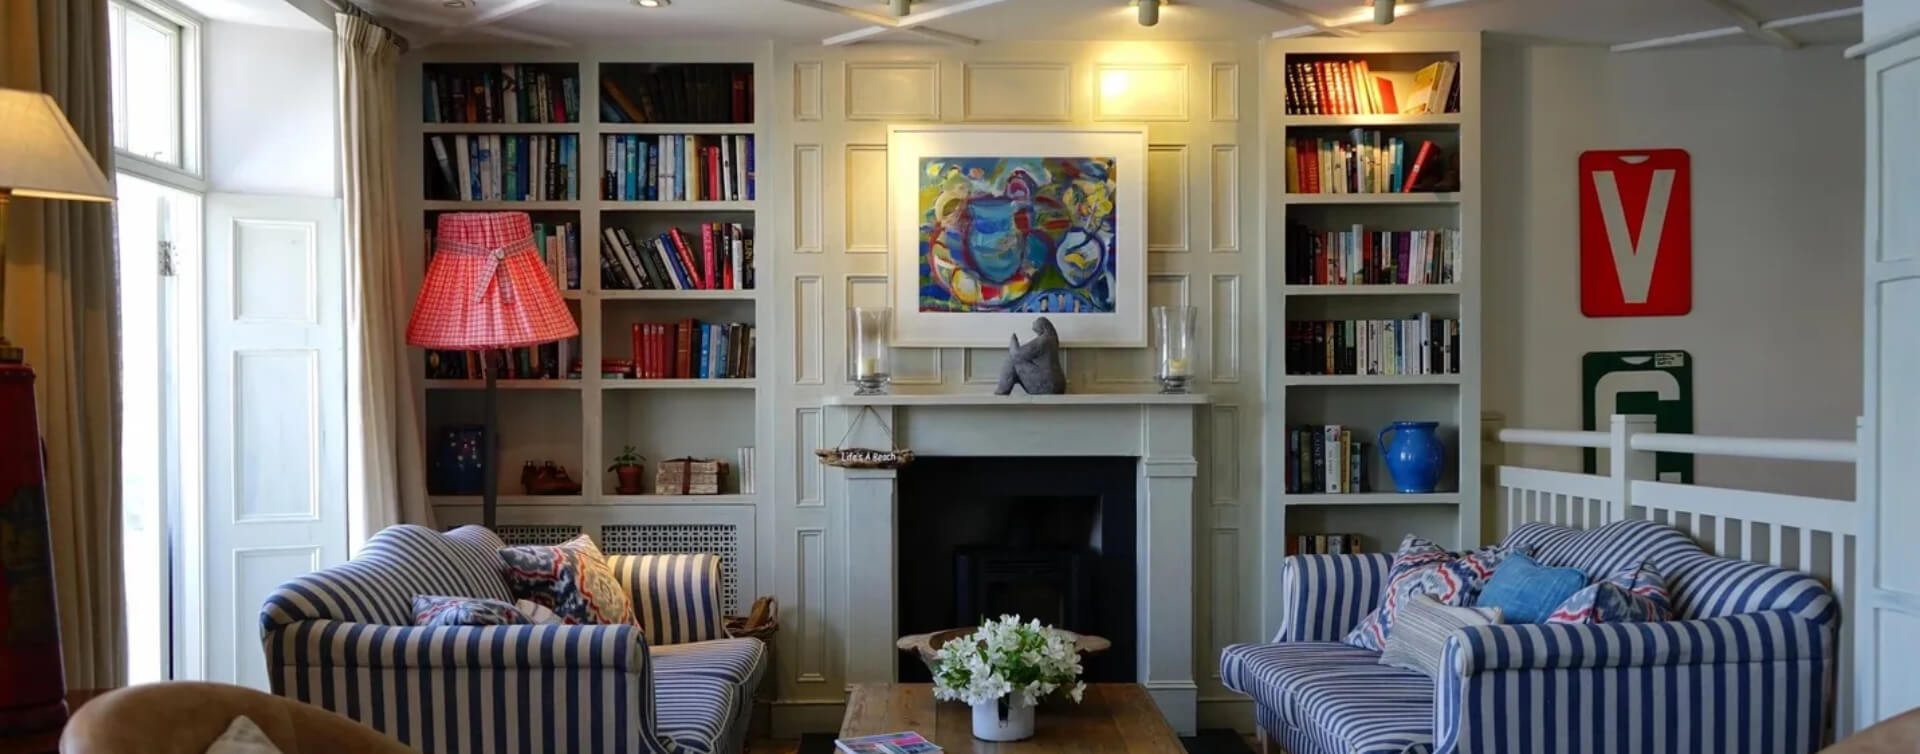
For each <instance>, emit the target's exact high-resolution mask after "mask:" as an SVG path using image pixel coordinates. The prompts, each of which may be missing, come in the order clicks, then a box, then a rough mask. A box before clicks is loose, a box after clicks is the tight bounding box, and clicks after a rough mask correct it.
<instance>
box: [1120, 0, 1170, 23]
mask: <svg viewBox="0 0 1920 754" xmlns="http://www.w3.org/2000/svg"><path fill="white" fill-rule="evenodd" d="M1127 4H1128V5H1131V6H1133V7H1135V8H1137V9H1139V11H1140V25H1141V26H1152V25H1154V24H1157V23H1160V6H1162V5H1166V4H1167V0H1128V2H1127Z"/></svg>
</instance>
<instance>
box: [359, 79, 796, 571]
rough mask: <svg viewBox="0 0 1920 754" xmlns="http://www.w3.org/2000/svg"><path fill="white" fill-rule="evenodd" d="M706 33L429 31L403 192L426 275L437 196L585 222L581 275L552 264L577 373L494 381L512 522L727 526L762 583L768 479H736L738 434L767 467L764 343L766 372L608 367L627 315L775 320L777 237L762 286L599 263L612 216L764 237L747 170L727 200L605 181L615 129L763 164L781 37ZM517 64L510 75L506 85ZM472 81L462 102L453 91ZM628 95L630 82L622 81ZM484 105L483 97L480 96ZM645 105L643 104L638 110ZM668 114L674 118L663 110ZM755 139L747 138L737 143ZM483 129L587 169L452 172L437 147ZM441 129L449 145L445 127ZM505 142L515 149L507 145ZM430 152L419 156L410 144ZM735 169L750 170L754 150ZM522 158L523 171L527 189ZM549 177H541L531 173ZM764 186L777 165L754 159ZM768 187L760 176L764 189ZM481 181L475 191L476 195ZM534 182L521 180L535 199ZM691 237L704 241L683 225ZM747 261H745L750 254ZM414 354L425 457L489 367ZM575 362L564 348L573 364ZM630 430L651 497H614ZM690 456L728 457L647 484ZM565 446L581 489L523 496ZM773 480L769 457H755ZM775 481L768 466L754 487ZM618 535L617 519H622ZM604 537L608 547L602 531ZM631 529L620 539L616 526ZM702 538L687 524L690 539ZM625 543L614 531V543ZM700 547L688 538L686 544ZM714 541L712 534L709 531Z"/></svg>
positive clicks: (623, 353) (477, 413) (412, 88)
mask: <svg viewBox="0 0 1920 754" xmlns="http://www.w3.org/2000/svg"><path fill="white" fill-rule="evenodd" d="M730 53H731V51H730V50H723V49H717V48H714V47H713V46H711V45H706V46H693V45H685V46H675V45H665V46H661V45H646V46H641V45H622V46H619V47H608V48H593V47H587V48H578V49H570V50H564V51H561V50H555V51H542V50H529V49H510V50H499V49H481V48H466V49H462V48H442V47H435V48H432V49H429V50H426V51H423V52H421V53H419V54H416V55H412V56H409V58H408V59H406V60H405V61H403V65H402V70H401V73H400V79H399V81H398V82H397V85H398V86H397V89H398V92H399V102H400V106H401V111H402V118H401V123H402V126H401V131H402V133H400V134H399V137H400V138H399V144H400V149H401V150H402V154H401V155H400V158H401V163H400V164H401V165H403V166H406V167H404V168H403V169H402V171H401V195H402V196H403V197H405V198H406V200H407V201H408V202H409V204H410V207H409V210H408V216H409V217H413V218H416V220H415V221H414V222H413V223H411V226H412V227H410V228H409V229H408V230H409V232H408V238H407V244H408V248H409V249H410V251H409V253H408V254H407V258H408V264H407V267H408V270H409V279H410V280H411V281H413V283H414V284H416V285H417V283H418V282H419V280H420V279H421V276H422V275H423V273H424V270H425V260H426V254H427V244H428V235H429V233H430V230H431V228H432V227H433V224H434V220H435V218H436V217H437V216H438V215H440V214H441V213H444V212H457V211H522V212H526V213H528V214H529V215H530V216H531V218H532V220H533V221H534V222H535V223H541V224H545V225H547V226H550V227H560V226H571V227H573V228H576V229H577V232H578V237H579V242H578V245H579V259H578V262H577V264H578V273H577V284H572V285H570V283H569V279H568V274H567V272H566V263H565V262H564V261H563V262H562V263H561V264H558V265H556V266H555V269H556V271H557V275H558V278H559V280H558V282H559V285H560V287H561V288H562V296H563V297H564V298H566V299H567V303H568V307H569V309H570V310H571V311H572V312H573V314H574V317H575V320H576V321H577V322H578V323H579V324H580V337H579V339H578V341H577V342H576V343H575V344H572V348H571V350H570V355H571V358H577V359H578V360H579V363H580V368H579V370H578V372H577V373H574V374H572V375H571V376H570V377H567V378H562V379H513V380H504V381H502V382H501V384H500V387H501V389H502V390H501V397H500V412H499V413H500V427H499V432H500V437H501V464H500V468H498V469H496V470H494V471H495V473H496V474H497V475H498V477H499V486H500V491H501V508H500V521H501V524H502V527H503V529H509V530H512V531H511V532H503V533H509V535H510V537H509V538H514V537H518V538H520V539H522V540H527V541H532V540H540V539H545V538H558V537H563V536H566V535H567V533H568V532H570V531H587V532H589V533H595V534H598V535H603V538H604V539H606V540H607V541H611V540H620V538H621V537H627V538H629V539H631V538H632V537H631V536H629V535H631V534H632V532H635V531H642V532H644V537H643V538H645V539H648V541H649V542H652V541H654V540H656V539H657V540H659V542H656V543H655V544H660V543H665V545H662V546H666V547H668V549H671V546H672V543H673V542H677V541H679V539H685V538H688V537H692V538H693V539H698V540H701V541H702V542H705V539H703V538H707V539H711V538H714V537H719V538H721V539H724V540H726V541H728V542H732V543H734V544H733V545H730V546H737V547H739V548H740V549H741V551H742V553H743V554H741V555H740V556H739V558H740V562H737V563H734V564H732V565H731V566H730V568H734V569H737V570H731V571H729V573H728V575H727V578H728V579H729V583H730V584H731V583H736V582H737V583H739V584H741V585H743V587H742V588H751V584H752V580H753V578H754V575H753V574H752V572H751V570H752V561H753V558H752V557H751V552H752V550H753V548H752V531H753V529H754V526H755V522H756V521H757V519H758V518H759V514H758V513H757V508H756V506H757V505H758V503H759V498H760V495H758V494H754V493H752V492H750V491H749V492H745V493H743V492H742V488H741V481H742V480H741V475H740V468H739V467H740V465H741V463H740V458H739V457H738V450H739V449H740V448H743V447H751V448H756V449H757V450H756V451H755V455H754V458H753V459H752V460H753V463H752V466H753V467H754V469H755V470H756V471H762V470H765V469H768V468H770V463H767V462H766V461H767V459H768V458H770V453H769V451H770V446H771V445H772V443H771V441H770V439H769V436H768V435H769V432H770V428H771V422H770V420H768V419H766V417H769V416H771V413H772V412H771V407H770V406H768V405H765V404H764V403H763V402H764V401H768V400H771V394H770V391H769V390H767V389H766V388H767V375H768V374H769V372H771V371H772V370H771V368H770V366H768V365H770V364H771V363H772V362H771V361H769V360H768V359H767V357H766V355H765V354H764V353H759V354H758V358H756V359H755V363H754V364H752V372H751V374H753V375H755V376H753V377H744V378H730V379H719V378H695V379H635V378H630V377H629V378H616V377H613V376H608V375H603V373H602V370H601V368H600V367H601V365H602V361H603V359H631V358H632V353H631V352H632V348H633V336H632V330H633V326H634V325H635V324H637V323H653V322H661V323H674V322H679V321H682V320H686V319H694V320H699V321H703V322H715V323H741V324H745V325H754V326H758V325H760V324H762V323H764V322H766V321H767V315H768V310H767V308H766V307H767V305H768V301H769V297H768V296H766V295H765V291H764V286H765V285H768V284H770V283H771V281H772V280H774V277H773V276H772V274H771V272H770V264H769V262H768V261H767V260H769V258H770V257H771V256H772V255H771V253H770V251H768V250H764V249H756V254H755V255H754V261H755V267H754V268H753V269H752V270H751V271H752V272H753V277H754V279H755V283H756V287H754V288H746V287H744V285H740V284H739V283H744V281H736V286H735V287H734V288H731V289H719V290H712V289H701V290H672V289H645V288H642V289H634V288H629V287H625V286H620V285H617V284H614V281H612V280H608V279H603V275H602V272H601V254H602V243H601V239H602V238H603V237H604V234H605V232H606V231H607V230H610V229H611V230H616V231H621V232H624V234H625V235H626V236H627V237H628V238H631V239H633V240H635V241H637V242H643V241H644V240H645V239H651V238H655V237H658V236H659V235H661V234H663V233H668V232H670V231H671V230H673V229H675V228H678V229H680V230H681V232H682V233H683V234H687V235H690V236H691V235H692V234H693V233H694V232H695V231H697V230H698V229H699V228H700V227H701V226H702V225H703V224H708V223H714V224H720V225H723V226H739V227H740V228H742V229H745V230H747V231H749V232H753V233H754V234H755V236H756V237H757V236H758V232H757V231H758V230H759V229H758V228H757V227H756V226H757V225H758V220H759V218H760V217H761V203H760V201H759V200H758V199H757V198H755V197H757V196H759V195H760V194H759V193H758V192H757V191H756V192H754V193H748V192H747V190H746V189H747V186H746V185H744V184H741V183H740V182H738V181H736V182H734V183H733V184H732V190H731V191H729V192H728V195H726V196H724V197H723V198H710V199H709V198H693V199H687V198H673V199H641V198H634V197H631V196H625V195H619V194H614V193H610V192H609V191H608V185H607V182H606V175H607V171H608V170H610V169H612V168H613V167H614V165H613V164H612V161H613V160H614V155H613V154H612V153H610V152H609V151H608V150H607V148H606V147H607V145H608V144H610V143H613V142H614V141H616V140H614V139H610V137H630V138H626V139H625V141H624V142H622V143H634V142H639V141H645V142H647V143H649V144H658V143H660V137H661V136H676V137H685V138H686V139H687V143H692V144H694V145H705V144H718V143H720V140H723V139H724V140H727V141H726V143H727V145H728V147H729V152H728V157H729V158H731V159H739V160H743V161H744V160H748V159H749V157H751V158H753V161H754V162H755V163H756V164H765V162H764V157H765V150H766V148H767V146H768V145H769V143H770V142H769V139H768V132H767V130H766V128H765V123H766V122H767V120H768V118H767V117H766V116H765V114H766V113H768V112H769V109H768V105H767V103H768V102H769V101H770V99H769V98H770V93H771V91H772V89H773V87H772V86H771V84H770V83H769V79H768V66H769V65H770V62H771V55H770V50H768V49H762V48H761V47H754V46H746V47H743V48H741V49H740V51H739V53H738V55H737V56H730ZM503 79H513V80H514V82H515V86H513V87H508V86H504V85H503ZM523 79H524V80H525V81H528V82H537V83H539V84H540V86H541V88H540V90H539V91H538V92H522V91H521V90H519V89H518V88H517V86H518V85H519V84H520V83H521V82H522V80H523ZM455 90H457V91H459V92H461V95H462V96H461V97H460V103H459V104H458V106H455V105H454V104H453V103H451V102H449V101H443V100H442V99H441V98H442V97H445V96H447V95H448V93H449V92H451V91H455ZM616 93H617V94H616ZM470 100H472V101H475V102H478V103H480V104H478V105H470V104H469V101H470ZM636 115H637V116H638V117H635V116H636ZM669 118H671V119H669ZM749 138H750V139H751V144H752V147H751V152H752V154H749V153H748V152H746V151H742V148H744V147H745V145H746V142H747V140H748V139H749ZM456 139H461V140H466V141H467V142H468V143H469V144H472V143H476V142H477V140H480V139H487V140H488V141H487V142H486V143H487V144H488V145H489V146H492V145H495V144H499V145H509V144H511V145H513V149H512V153H513V154H521V153H522V150H523V148H526V147H533V146H535V145H539V146H541V147H545V146H546V145H549V144H551V145H552V148H553V149H554V150H556V151H555V152H554V154H558V155H563V156H566V157H567V158H568V159H567V161H564V162H562V163H559V164H562V165H566V166H570V167H574V168H575V169H574V170H573V171H571V172H570V173H569V174H567V175H566V178H565V180H564V181H561V182H560V184H559V185H557V186H555V185H548V186H544V187H542V189H557V190H542V191H541V192H540V193H538V194H528V193H526V192H524V191H520V190H515V191H508V192H497V191H489V192H487V193H480V194H475V193H473V192H471V191H469V192H465V193H462V192H459V191H457V190H453V189H450V187H449V186H448V185H447V184H448V183H449V182H450V181H449V178H453V179H454V180H456V181H457V180H462V177H461V176H459V174H458V173H459V171H458V170H457V169H456V170H453V171H451V172H452V173H453V175H452V176H449V174H448V172H449V171H447V170H446V168H445V166H443V164H442V162H441V161H442V158H441V156H440V155H439V154H438V153H437V152H436V146H438V148H440V149H446V148H447V147H449V146H452V145H454V144H456V143H457V141H456ZM436 142H437V144H436ZM502 148H503V149H504V148H505V147H504V146H503V147H502ZM416 149H417V150H418V152H417V153H411V154H409V152H410V151H412V150H416ZM742 168H743V169H741V170H740V171H739V172H738V173H737V174H736V176H737V177H745V176H746V172H747V171H745V170H744V165H743V166H742ZM531 174H532V172H531V171H527V172H524V173H521V174H517V175H515V176H514V180H513V182H512V187H513V188H515V189H524V188H525V185H524V184H525V182H526V180H528V178H527V176H528V175H531ZM536 180H537V179H536ZM752 180H753V182H754V183H756V184H764V183H765V180H766V178H765V177H764V176H760V175H755V176H753V177H752ZM756 188H757V187H756ZM476 196H478V197H479V198H475V197H476ZM523 197H526V198H525V199H523ZM688 240H689V241H691V242H692V243H693V245H694V247H695V251H696V253H698V247H699V240H698V238H697V237H695V238H689V239H688ZM743 271H744V270H743ZM411 353H412V354H413V355H414V362H413V368H415V369H416V370H422V371H420V372H418V374H421V375H422V376H423V379H422V385H423V393H422V398H421V401H420V406H421V418H422V426H423V428H424V430H425V432H426V436H427V448H426V451H427V457H428V459H429V462H431V460H432V458H433V455H434V453H435V450H436V448H437V447H439V445H440V444H441V439H440V438H441V436H442V433H443V431H444V430H445V429H446V428H447V427H449V426H455V425H465V424H478V423H479V421H480V417H481V408H482V407H481V402H482V401H481V399H482V393H481V381H480V380H478V379H426V378H425V377H426V376H427V375H426V372H425V371H424V370H425V369H426V359H425V357H424V355H423V354H422V353H421V352H420V351H418V350H414V351H412V352H411ZM570 366H571V365H563V369H564V370H565V371H564V372H563V373H565V372H571V371H572V370H571V369H567V368H566V367H570ZM627 446H633V447H634V448H635V449H636V450H637V451H638V452H639V453H640V454H642V455H644V456H645V457H646V458H647V490H646V494H640V495H619V494H616V480H615V478H614V475H613V474H611V473H608V472H607V471H606V468H607V466H608V465H609V463H610V462H611V459H612V458H613V457H614V456H615V455H617V454H618V453H620V452H621V450H622V449H623V448H625V447H627ZM685 456H693V457H714V458H721V459H725V460H726V461H727V462H728V463H729V465H730V466H731V467H733V468H732V470H733V473H732V475H731V476H730V477H729V478H728V479H727V480H726V482H725V484H724V487H723V489H722V492H723V493H724V494H721V495H699V496H676V495H662V494H654V493H655V490H654V489H653V482H654V480H655V477H656V474H657V471H658V469H659V467H660V464H661V462H662V461H664V460H666V459H669V458H678V457H685ZM525 461H534V462H536V463H544V462H546V461H552V462H554V463H556V464H560V465H564V466H565V467H566V468H567V471H568V472H569V473H570V474H571V475H572V477H573V478H574V479H575V480H576V481H578V482H580V483H581V486H582V489H581V493H580V494H578V495H565V496H526V495H522V494H521V485H520V475H521V465H522V463H523V462H525ZM760 476H762V477H764V473H762V474H760ZM770 488H771V485H770V484H769V483H768V482H767V481H766V480H764V478H763V479H762V480H761V483H760V485H759V489H762V490H766V489H770ZM435 492H438V491H437V490H431V489H430V490H429V493H430V495H431V500H432V502H433V504H434V508H435V512H436V515H437V517H438V519H439V522H440V523H441V524H442V525H453V524H459V523H469V522H477V521H478V520H479V516H480V511H479V503H480V501H479V498H478V497H477V496H456V495H440V494H432V493H435ZM615 532H620V534H618V535H616V534H615ZM607 541H603V542H602V545H603V546H607ZM621 541H624V540H621ZM688 541H689V542H692V541H693V540H688ZM614 546H615V547H616V549H617V548H618V547H620V546H621V545H619V543H618V542H615V543H614ZM688 546H693V545H692V544H688ZM700 546H701V547H704V548H707V549H711V548H712V547H713V544H712V543H711V542H707V543H705V544H701V545H700Z"/></svg>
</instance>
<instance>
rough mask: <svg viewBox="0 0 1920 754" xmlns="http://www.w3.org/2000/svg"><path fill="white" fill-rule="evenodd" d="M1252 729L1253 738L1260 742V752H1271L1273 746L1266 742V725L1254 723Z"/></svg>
mask: <svg viewBox="0 0 1920 754" xmlns="http://www.w3.org/2000/svg"><path fill="white" fill-rule="evenodd" d="M1253 731H1254V732H1253V739H1254V740H1255V741H1257V742H1259V744H1260V754H1273V747H1272V746H1271V745H1270V744H1269V743H1268V741H1269V739H1268V738H1267V728H1266V726H1264V725H1255V726H1253Z"/></svg>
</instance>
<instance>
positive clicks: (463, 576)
mask: <svg viewBox="0 0 1920 754" xmlns="http://www.w3.org/2000/svg"><path fill="white" fill-rule="evenodd" d="M501 546H502V542H501V541H500V539H499V538H498V537H497V536H495V535H494V533H493V532H491V531H488V530H487V529H484V528H481V527H478V526H466V527H461V528H459V529H455V530H453V531H451V532H446V533H442V532H438V531H435V530H433V529H429V528H426V527H422V526H395V527H392V528H389V529H386V530H383V531H381V532H380V533H379V534H376V535H374V537H373V538H372V539H370V540H368V542H367V546H366V548H365V549H364V550H363V551H362V552H361V553H360V556H359V557H357V558H354V559H353V560H352V561H350V562H347V563H342V564H340V565H337V566H334V567H332V568H328V569H325V570H322V571H318V572H315V573H311V574H308V575H306V576H302V577H300V578H298V579H295V580H293V581H291V582H288V583H287V584H285V585H283V586H281V587H280V588H279V589H277V590H275V591H274V593H273V594H272V595H271V596H270V597H268V598H267V601H266V604H265V605H264V606H263V607H262V608H261V615H260V622H261V632H262V641H263V643H264V645H265V649H266V655H267V673H268V675H269V677H270V678H271V681H272V685H273V692H274V693H275V694H279V695H281V696H287V697H292V698H294V699H298V700H300V701H303V702H307V703H309V704H315V705H319V706H321V707H325V708H327V709H330V710H333V711H335V712H339V713H341V714H344V715H346V716H347V717H350V718H353V719H355V720H359V721H361V722H363V723H366V724H368V725H371V726H373V727H374V728H376V729H378V730H380V731H383V732H385V733H388V734H391V735H392V736H394V737H395V738H398V739H400V740H401V741H402V742H404V743H406V744H408V745H410V746H413V747H414V748H417V749H420V750H422V751H426V752H436V753H437V752H469V751H474V752H477V751H487V752H500V753H502V754H544V753H546V752H562V751H564V752H583V753H584V752H622V753H625V752H649V753H657V754H683V753H690V754H716V753H717V752H736V751H740V750H741V748H742V746H743V744H744V742H745V738H746V733H747V724H748V719H749V717H750V715H751V713H752V707H753V705H752V698H753V689H754V688H755V687H756V686H757V685H758V684H759V681H760V677H761V676H762V675H763V674H764V673H765V672H766V665H767V659H766V648H765V646H764V645H762V644H761V643H760V641H759V640H757V639H716V640H708V641H694V642H688V643H677V644H661V643H658V639H659V638H660V637H665V638H666V639H669V640H671V639H673V638H676V637H686V636H692V635H724V629H722V628H719V627H715V626H711V625H707V623H706V622H707V621H709V620H710V619H708V618H704V617H701V616H702V615H703V614H705V615H711V616H717V615H718V610H717V609H715V610H710V611H696V610H691V609H688V608H687V607H686V606H689V605H701V604H705V605H716V604H718V601H719V575H720V574H719V565H718V560H717V558H714V557H713V556H701V555H690V556H668V557H671V558H672V562H670V563H665V564H662V563H660V562H659V561H658V560H657V558H659V557H660V556H612V557H610V558H609V560H610V561H612V565H613V567H614V572H615V575H616V576H617V577H618V578H620V579H621V580H622V581H623V583H625V585H626V587H627V589H628V591H629V592H630V593H634V594H646V595H648V596H649V600H650V602H652V603H653V604H654V605H656V607H655V608H654V609H655V610H656V612H654V613H653V614H651V615H643V616H642V621H641V623H642V624H643V625H645V626H649V627H651V628H650V629H649V630H651V631H652V633H653V634H655V636H652V637H650V636H649V635H648V630H643V629H642V628H641V627H639V626H630V625H617V626H616V625H607V626H561V625H540V626H524V625H523V626H485V627H472V626H461V627H440V628H420V627H415V626H413V625H412V622H413V621H412V602H413V597H414V595H417V594H444V595H454V596H465V597H485V598H488V599H497V600H504V601H507V602H512V601H513V597H512V595H511V594H510V593H509V592H508V591H507V586H506V583H505V581H504V580H503V579H502V578H501V576H500V573H499V556H498V555H497V554H496V553H495V550H496V549H497V548H499V547H501ZM649 557H652V558H654V559H655V560H652V561H643V560H642V559H645V558H649ZM645 563H651V564H653V565H666V566H669V567H646V565H645ZM661 610H664V611H668V613H669V614H662V613H660V612H658V611H661ZM712 619H717V617H716V618H712ZM650 639H652V640H654V641H650Z"/></svg>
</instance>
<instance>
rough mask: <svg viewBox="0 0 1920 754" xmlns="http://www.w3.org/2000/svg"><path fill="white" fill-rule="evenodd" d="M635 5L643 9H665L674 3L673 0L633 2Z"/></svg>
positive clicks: (639, 0)
mask: <svg viewBox="0 0 1920 754" xmlns="http://www.w3.org/2000/svg"><path fill="white" fill-rule="evenodd" d="M633 4H634V5H638V6H640V7H642V8H665V7H667V6H668V5H671V4H672V2H671V0H633Z"/></svg>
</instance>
